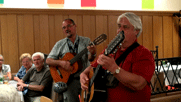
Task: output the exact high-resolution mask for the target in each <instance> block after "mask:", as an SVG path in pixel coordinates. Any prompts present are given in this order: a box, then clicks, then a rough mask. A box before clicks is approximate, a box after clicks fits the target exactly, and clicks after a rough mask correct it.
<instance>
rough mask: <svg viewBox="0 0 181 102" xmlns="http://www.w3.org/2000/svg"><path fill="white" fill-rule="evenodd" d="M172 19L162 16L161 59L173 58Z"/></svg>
mask: <svg viewBox="0 0 181 102" xmlns="http://www.w3.org/2000/svg"><path fill="white" fill-rule="evenodd" d="M172 25H173V24H172V17H168V16H163V51H164V52H163V55H164V56H163V57H164V58H168V57H173V47H172V46H173V43H172V42H173V35H172V33H173V28H172Z"/></svg>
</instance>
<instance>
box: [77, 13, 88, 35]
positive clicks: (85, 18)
mask: <svg viewBox="0 0 181 102" xmlns="http://www.w3.org/2000/svg"><path fill="white" fill-rule="evenodd" d="M82 18H83V19H82V24H83V25H82V28H83V29H82V30H83V35H81V36H87V37H89V38H90V31H91V25H90V22H91V21H90V15H83V17H82ZM79 35H80V34H79Z"/></svg>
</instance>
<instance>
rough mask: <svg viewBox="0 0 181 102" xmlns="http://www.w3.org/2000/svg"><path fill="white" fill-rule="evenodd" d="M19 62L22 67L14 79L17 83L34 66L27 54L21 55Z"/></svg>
mask: <svg viewBox="0 0 181 102" xmlns="http://www.w3.org/2000/svg"><path fill="white" fill-rule="evenodd" d="M20 61H21V63H22V66H21V68H20V69H19V71H18V73H17V74H16V75H15V77H14V80H16V81H18V82H19V81H21V79H22V78H23V77H24V75H25V74H26V73H27V71H28V70H29V69H30V68H32V67H33V66H34V64H32V59H31V55H30V54H29V53H23V54H22V55H21V56H20Z"/></svg>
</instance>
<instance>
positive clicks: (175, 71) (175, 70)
mask: <svg viewBox="0 0 181 102" xmlns="http://www.w3.org/2000/svg"><path fill="white" fill-rule="evenodd" d="M163 69H164V70H163ZM179 70H181V65H171V64H170V63H168V64H166V65H163V66H158V71H159V72H164V78H165V85H174V84H177V83H181V78H180V77H179V74H180V75H181V72H180V71H179ZM168 79H169V81H168Z"/></svg>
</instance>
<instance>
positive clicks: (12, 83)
mask: <svg viewBox="0 0 181 102" xmlns="http://www.w3.org/2000/svg"><path fill="white" fill-rule="evenodd" d="M17 83H18V82H17V81H15V80H10V81H9V85H11V86H13V87H15V88H17ZM18 94H19V95H20V96H21V102H24V97H23V92H22V91H18Z"/></svg>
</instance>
